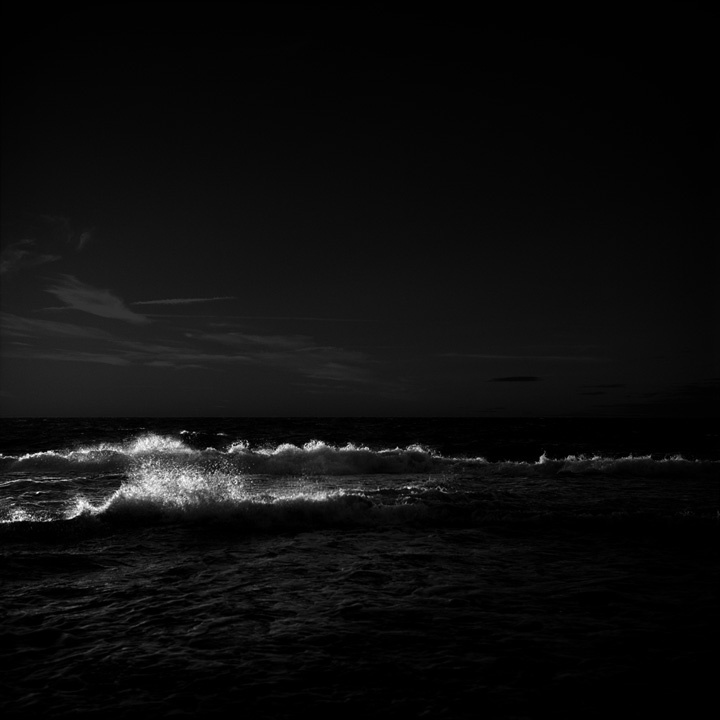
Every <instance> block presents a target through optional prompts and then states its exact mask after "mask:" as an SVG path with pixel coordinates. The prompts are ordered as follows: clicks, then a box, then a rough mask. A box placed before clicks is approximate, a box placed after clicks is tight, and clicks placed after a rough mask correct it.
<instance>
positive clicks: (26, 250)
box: [0, 238, 61, 275]
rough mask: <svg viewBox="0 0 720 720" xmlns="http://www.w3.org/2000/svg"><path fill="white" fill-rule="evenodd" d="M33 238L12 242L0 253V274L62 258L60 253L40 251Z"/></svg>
mask: <svg viewBox="0 0 720 720" xmlns="http://www.w3.org/2000/svg"><path fill="white" fill-rule="evenodd" d="M35 246H36V243H35V241H34V240H32V239H31V238H24V239H22V240H17V241H16V242H13V243H10V244H9V245H8V246H7V247H5V248H3V250H2V252H1V253H0V275H7V274H9V273H13V272H18V271H19V270H22V269H23V268H26V267H32V266H34V265H44V264H45V263H49V262H55V261H57V260H60V259H61V256H60V255H54V254H51V253H44V252H39V251H38V250H37V249H36V247H35Z"/></svg>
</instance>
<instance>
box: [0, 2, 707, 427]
mask: <svg viewBox="0 0 720 720" xmlns="http://www.w3.org/2000/svg"><path fill="white" fill-rule="evenodd" d="M233 7H240V8H241V10H240V11H236V10H233V11H232V12H231V9H232V8H233ZM418 7H421V6H418ZM618 7H620V6H618ZM647 7H648V8H650V10H649V11H648V12H647V13H646V14H645V15H643V16H642V17H639V16H638V17H631V16H628V15H627V14H625V13H623V12H621V11H619V10H617V11H612V10H609V9H606V8H605V6H603V5H597V6H594V7H593V8H591V9H585V10H584V11H583V13H582V14H573V13H563V14H561V13H559V12H558V13H557V14H556V15H549V14H546V13H545V12H544V11H543V12H540V11H537V12H536V14H535V15H531V16H530V15H527V14H524V11H523V10H522V8H516V9H515V11H514V12H509V13H508V14H507V15H506V16H505V17H500V16H499V15H498V16H490V15H488V14H487V13H484V12H480V13H478V14H476V15H471V14H469V13H468V14H467V15H462V14H461V13H459V12H456V13H452V12H450V11H447V12H443V13H442V14H438V11H437V10H436V11H435V12H431V11H427V12H425V11H422V10H415V11H413V12H409V13H401V12H400V11H399V10H398V11H394V12H388V10H387V9H386V7H385V6H383V5H379V4H378V5H373V4H366V5H357V6H355V7H349V8H346V9H343V10H341V11H339V10H338V9H337V8H336V7H335V6H323V5H313V6H309V7H304V8H300V7H296V6H285V5H273V6H271V7H270V6H269V5H258V6H255V5H252V4H250V5H244V4H238V5H237V6H234V5H231V4H226V3H223V4H217V5H214V4H213V3H197V4H194V3H190V4H183V3H177V4H170V3H168V4H165V5H153V4H139V3H138V4H134V3H128V4H112V3H107V4H96V5H94V6H88V8H87V9H83V10H80V9H76V10H74V11H73V12H72V13H69V11H67V10H63V11H62V12H63V15H62V16H60V15H58V16H57V17H55V18H52V17H43V18H42V19H40V18H36V19H28V18H26V19H25V21H24V22H19V23H16V24H15V25H14V26H13V29H10V30H9V29H8V24H7V23H5V30H4V35H6V36H7V37H4V39H3V103H2V106H3V108H2V112H3V118H2V143H3V145H2V364H1V366H0V369H1V371H2V375H1V376H0V382H1V384H2V388H1V390H2V414H3V415H5V416H23V415H40V416H43V415H48V416H49V415H53V416H57V415H61V416H62V415H66V416H79V415H99V416H103V415H130V416H133V415H139V416H143V415H150V416H157V415H207V416H216V415H217V416H226V415H238V416H258V415H268V416H271V415H274V416H282V415H311V416H312V415H399V416H400V415H429V416H432V415H451V416H452V415H458V416H489V417H494V416H498V417H500V416H558V415H565V416H635V415H637V416H653V417H662V416H675V417H677V416H708V415H714V414H717V388H718V377H719V376H720V368H719V367H718V327H719V324H718V301H717V297H716V296H717V295H718V294H717V292H716V291H715V289H714V287H713V284H714V282H715V280H716V278H717V277H720V273H718V270H719V269H720V268H719V267H718V256H717V246H718V243H717V213H714V214H713V212H712V211H711V209H712V207H713V203H716V202H717V196H716V195H715V196H713V192H714V191H713V188H712V184H711V182H710V181H709V180H708V177H709V171H708V168H710V167H711V166H712V165H713V162H712V159H713V157H715V158H716V157H717V156H716V155H715V156H714V155H713V153H716V152H717V147H716V146H714V145H713V142H716V137H717V136H716V134H715V133H716V131H715V130H714V129H712V128H711V125H712V123H711V122H710V119H711V118H712V117H713V113H712V111H711V109H710V108H711V105H712V101H713V95H715V94H716V90H713V83H712V82H711V81H710V79H709V78H710V76H711V74H712V73H711V69H710V68H711V66H712V63H711V62H710V56H711V52H710V49H711V44H710V42H709V40H708V39H707V35H706V30H707V28H708V22H709V21H708V19H707V18H703V17H701V16H700V15H698V13H697V11H696V10H693V9H692V4H690V3H678V4H668V5H657V6H654V5H653V6H647ZM40 14H42V13H40ZM714 117H716V116H714Z"/></svg>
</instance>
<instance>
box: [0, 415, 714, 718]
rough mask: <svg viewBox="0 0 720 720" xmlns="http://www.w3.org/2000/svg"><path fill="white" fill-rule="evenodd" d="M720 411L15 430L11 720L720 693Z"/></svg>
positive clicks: (496, 709) (477, 708)
mask: <svg viewBox="0 0 720 720" xmlns="http://www.w3.org/2000/svg"><path fill="white" fill-rule="evenodd" d="M717 439H718V435H717V423H712V422H709V421H702V422H701V421H696V422H689V421H687V422H682V423H678V422H675V423H671V422H666V421H665V422H654V421H653V422H650V421H638V420H626V421H609V420H603V421H596V420H456V419H449V418H440V419H317V420H316V419H292V418H291V419H280V418H278V419H222V418H221V419H202V418H192V419H147V418H143V419H92V420H88V419H79V420H68V419H46V420H38V419H32V420H5V421H3V423H2V444H1V446H0V451H1V452H2V457H0V472H1V475H0V520H2V522H1V523H0V542H1V543H2V568H1V575H0V578H1V581H2V591H1V594H0V601H1V603H2V606H1V607H0V610H1V611H2V614H1V620H0V623H1V624H2V627H1V629H0V634H1V637H0V663H2V667H3V670H2V672H1V674H0V711H2V712H3V715H5V716H8V715H15V716H22V715H27V716H28V717H31V716H48V717H49V716H52V717H66V716H67V717H70V716H72V717H83V716H88V717H90V716H97V717H130V716H131V715H135V714H138V713H144V714H145V715H150V716H159V717H164V716H174V715H180V716H183V715H185V716H191V717H192V716H194V717H206V716H210V717H212V716H218V717H224V716H228V717H229V716H231V715H232V716H233V717H237V716H241V715H244V716H246V717H250V718H294V717H302V716H304V715H307V714H310V715H313V716H315V717H318V716H322V717H331V716H332V717H357V718H360V717H368V716H379V717H384V718H415V717H418V718H419V717H431V718H434V717H445V718H470V717H473V718H475V717H487V718H535V717H568V718H569V717H597V718H599V717H606V716H607V715H609V714H611V713H612V714H621V715H622V716H630V715H640V716H646V715H649V714H650V713H653V714H654V713H660V712H664V713H668V712H670V713H672V714H674V715H676V716H679V715H682V716H683V717H702V716H704V714H706V712H707V710H706V707H709V706H710V704H712V703H714V702H715V684H716V677H717V669H718V668H717V659H716V655H717V647H718V639H719V633H718V620H717V607H718V589H719V588H718V542H717V541H718V534H719V533H718V531H719V529H720V522H719V516H718V510H719V509H720V498H719V497H718V476H719V473H718V469H719V468H720V463H719V462H718V461H719V460H720V448H719V447H718V441H717Z"/></svg>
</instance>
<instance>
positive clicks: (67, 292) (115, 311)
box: [46, 275, 151, 325]
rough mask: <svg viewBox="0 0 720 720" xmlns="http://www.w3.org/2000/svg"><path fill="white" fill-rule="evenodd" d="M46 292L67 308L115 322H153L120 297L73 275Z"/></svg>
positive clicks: (63, 278)
mask: <svg viewBox="0 0 720 720" xmlns="http://www.w3.org/2000/svg"><path fill="white" fill-rule="evenodd" d="M46 292H49V293H50V294H51V295H55V297H57V298H58V299H59V300H61V301H62V302H64V303H65V305H66V306H67V308H70V309H73V310H79V311H80V312H85V313H90V314H91V315H98V316H99V317H105V318H112V319H113V320H123V321H124V322H129V323H133V324H135V325H145V324H147V323H149V322H151V321H150V319H149V318H147V317H145V315H140V314H138V313H136V312H133V311H132V310H130V308H128V307H127V306H126V305H125V304H124V303H123V301H122V300H121V299H120V298H119V297H117V296H115V295H113V294H112V293H111V292H110V291H109V290H104V289H100V288H95V287H92V286H91V285H87V284H85V283H82V282H80V280H78V279H77V278H76V277H74V276H73V275H63V276H62V278H61V280H60V281H59V282H58V283H56V284H55V285H51V286H50V287H48V288H47V289H46ZM67 308H63V309H67Z"/></svg>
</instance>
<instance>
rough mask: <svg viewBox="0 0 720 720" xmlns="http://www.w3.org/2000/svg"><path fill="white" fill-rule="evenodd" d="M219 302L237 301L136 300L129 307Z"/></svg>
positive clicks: (229, 297) (233, 298) (195, 299)
mask: <svg viewBox="0 0 720 720" xmlns="http://www.w3.org/2000/svg"><path fill="white" fill-rule="evenodd" d="M221 300H237V298H236V297H234V296H231V295H223V296H219V297H204V298H168V299H165V300H136V301H135V302H133V303H130V304H131V305H194V304H196V303H209V302H218V301H221Z"/></svg>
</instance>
